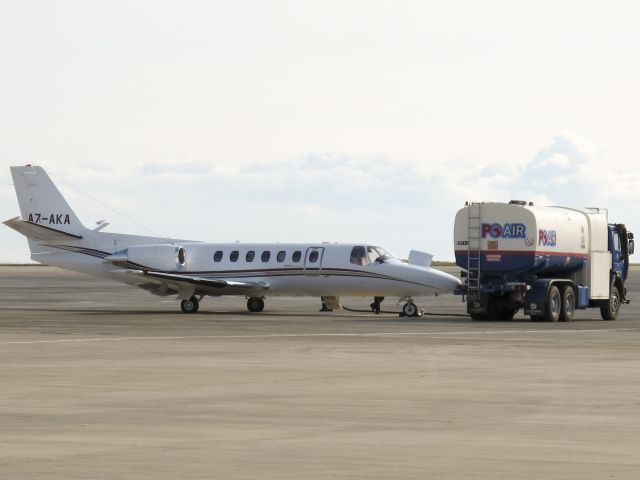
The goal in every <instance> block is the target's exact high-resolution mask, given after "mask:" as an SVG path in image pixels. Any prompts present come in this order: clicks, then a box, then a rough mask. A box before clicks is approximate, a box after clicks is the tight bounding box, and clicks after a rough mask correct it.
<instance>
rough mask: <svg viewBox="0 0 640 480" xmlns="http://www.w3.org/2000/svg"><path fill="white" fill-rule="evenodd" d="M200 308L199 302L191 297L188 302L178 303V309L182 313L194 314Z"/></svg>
mask: <svg viewBox="0 0 640 480" xmlns="http://www.w3.org/2000/svg"><path fill="white" fill-rule="evenodd" d="M199 308H200V302H198V299H197V298H196V297H191V298H190V299H189V300H182V302H180V309H181V310H182V313H196V312H197V311H198V309H199Z"/></svg>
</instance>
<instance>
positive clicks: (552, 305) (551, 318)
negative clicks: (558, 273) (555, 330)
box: [544, 285, 562, 322]
mask: <svg viewBox="0 0 640 480" xmlns="http://www.w3.org/2000/svg"><path fill="white" fill-rule="evenodd" d="M561 311H562V298H561V297H560V290H558V287H556V286H555V285H551V288H549V296H548V297H547V306H546V308H545V309H544V319H545V320H546V321H547V322H557V321H558V319H559V318H560V312H561Z"/></svg>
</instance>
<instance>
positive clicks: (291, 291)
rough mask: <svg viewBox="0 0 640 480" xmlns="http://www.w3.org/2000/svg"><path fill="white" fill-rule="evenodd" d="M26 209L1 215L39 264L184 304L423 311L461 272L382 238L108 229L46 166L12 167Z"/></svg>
mask: <svg viewBox="0 0 640 480" xmlns="http://www.w3.org/2000/svg"><path fill="white" fill-rule="evenodd" d="M11 175H12V176H13V184H14V186H15V190H16V195H17V196H18V203H19V205H20V214H21V217H15V218H12V219H10V220H7V221H5V222H4V224H5V225H7V226H9V227H11V228H13V229H14V230H16V231H18V232H20V233H21V234H23V235H24V236H26V237H27V239H28V242H29V248H30V250H31V258H32V259H33V260H34V261H36V262H39V263H44V264H47V265H53V266H57V267H61V268H64V269H67V270H74V271H78V272H83V273H87V274H91V275H97V276H100V277H105V278H109V279H111V280H116V281H120V282H124V283H128V284H130V285H135V286H137V287H140V288H143V289H145V290H147V291H148V292H151V293H153V294H155V295H160V296H170V295H177V298H178V299H179V300H181V308H182V311H183V312H184V313H195V312H197V311H198V307H199V303H200V301H201V300H202V298H203V297H204V296H207V295H209V296H214V297H217V296H221V295H239V296H244V297H246V298H247V308H248V309H249V311H251V312H261V311H262V310H263V309H264V299H265V297H266V296H271V295H287V296H315V297H323V302H325V303H324V305H325V306H327V305H328V306H329V307H337V308H339V307H340V304H339V298H340V297H341V296H372V297H374V302H373V303H372V304H371V308H372V310H373V311H375V312H376V313H379V312H380V302H381V301H382V299H383V298H384V297H385V296H394V297H401V298H402V299H403V301H404V304H403V308H402V312H403V313H402V314H403V315H405V316H416V315H417V314H418V308H417V307H416V305H415V303H414V301H413V300H412V297H414V296H419V295H420V296H421V295H433V294H438V293H442V292H451V291H452V290H453V289H454V288H455V287H456V286H457V285H459V284H460V281H459V280H458V279H457V278H455V277H453V276H451V275H449V274H447V273H445V272H441V271H439V270H435V269H433V268H431V267H430V265H431V256H430V255H429V254H426V253H424V252H419V251H412V252H411V254H410V255H409V261H408V262H407V261H403V260H400V259H398V258H397V257H395V256H394V255H392V254H391V253H389V252H388V251H386V250H385V249H383V248H382V247H379V246H373V245H368V244H341V243H311V244H293V243H291V244H287V243H270V244H267V243H261V244H245V243H227V244H221V243H205V242H196V241H192V240H177V239H167V238H161V237H146V236H137V235H124V234H119V233H108V232H102V231H100V230H102V229H103V228H104V227H105V226H106V225H108V224H107V223H106V222H101V223H99V224H98V226H97V227H95V228H94V229H89V228H86V227H85V226H83V225H82V223H81V222H80V220H79V219H78V217H77V216H76V214H75V213H74V212H73V210H71V208H70V207H69V204H68V203H67V202H66V200H65V199H64V197H63V196H62V194H61V193H60V191H59V190H58V189H57V188H56V186H55V185H54V184H53V182H52V181H51V179H50V178H49V176H48V175H47V173H46V172H45V171H44V169H42V168H41V167H35V166H31V165H27V166H24V167H11Z"/></svg>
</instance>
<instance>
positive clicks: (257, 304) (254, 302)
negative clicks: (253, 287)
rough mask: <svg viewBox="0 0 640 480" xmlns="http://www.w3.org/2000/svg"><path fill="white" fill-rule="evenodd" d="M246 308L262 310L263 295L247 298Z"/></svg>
mask: <svg viewBox="0 0 640 480" xmlns="http://www.w3.org/2000/svg"><path fill="white" fill-rule="evenodd" d="M247 309H248V310H249V311H250V312H253V313H258V312H261V311H263V310H264V297H249V298H247Z"/></svg>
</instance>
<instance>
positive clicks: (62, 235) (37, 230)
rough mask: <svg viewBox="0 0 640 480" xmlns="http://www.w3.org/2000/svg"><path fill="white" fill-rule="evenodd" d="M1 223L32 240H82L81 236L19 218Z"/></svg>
mask: <svg viewBox="0 0 640 480" xmlns="http://www.w3.org/2000/svg"><path fill="white" fill-rule="evenodd" d="M2 223H4V224H5V225H6V226H7V227H10V228H13V229H14V230H15V231H17V232H19V233H21V234H22V235H24V236H25V237H27V238H30V239H32V240H44V241H56V240H69V239H70V238H75V239H81V238H82V235H75V234H73V233H68V232H63V231H62V230H58V229H56V228H51V227H46V226H44V225H40V224H38V223H33V222H29V221H27V220H22V219H21V218H20V217H14V218H11V219H9V220H5V221H4V222H2Z"/></svg>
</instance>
